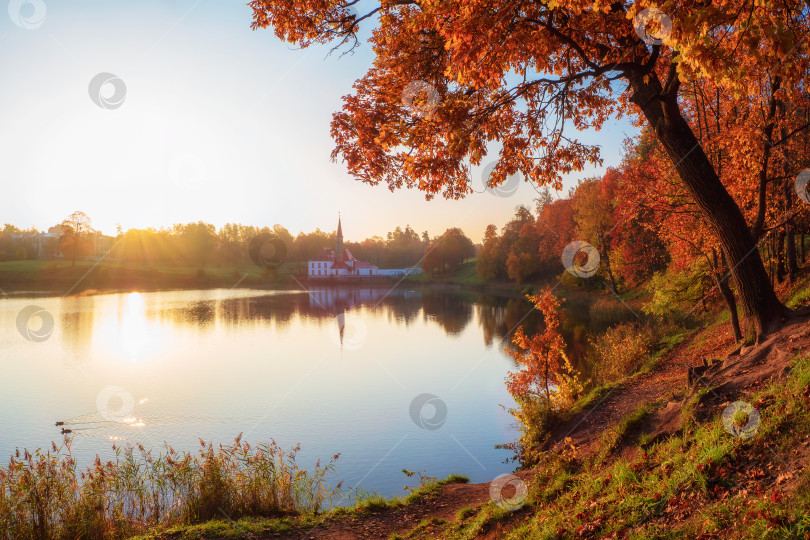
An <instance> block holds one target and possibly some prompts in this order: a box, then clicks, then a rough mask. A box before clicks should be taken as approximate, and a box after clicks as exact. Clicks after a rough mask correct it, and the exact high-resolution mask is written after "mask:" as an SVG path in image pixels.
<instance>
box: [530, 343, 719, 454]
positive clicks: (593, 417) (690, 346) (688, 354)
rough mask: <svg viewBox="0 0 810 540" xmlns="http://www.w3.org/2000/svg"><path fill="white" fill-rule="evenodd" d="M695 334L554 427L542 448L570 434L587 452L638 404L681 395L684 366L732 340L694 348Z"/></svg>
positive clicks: (555, 444) (693, 364)
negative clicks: (640, 373) (648, 368)
mask: <svg viewBox="0 0 810 540" xmlns="http://www.w3.org/2000/svg"><path fill="white" fill-rule="evenodd" d="M696 335H697V334H696V333H693V334H692V335H690V336H689V337H688V338H687V339H686V340H684V341H683V342H682V343H679V344H678V345H676V346H675V347H674V348H673V349H672V350H671V351H670V352H669V353H667V354H666V355H665V356H664V357H663V358H661V359H660V360H659V361H658V363H657V364H656V365H655V366H654V367H653V368H652V369H651V370H650V371H648V372H647V373H644V374H642V375H638V376H636V377H634V378H633V379H632V380H630V381H626V382H624V383H622V384H620V385H618V386H616V387H614V388H613V389H612V390H610V391H609V392H608V393H607V394H606V395H605V396H603V397H602V398H600V399H598V400H597V401H596V402H595V403H594V405H592V406H590V407H588V408H587V409H585V410H584V411H582V412H581V413H579V414H577V415H576V416H574V417H573V418H571V419H570V420H568V421H567V422H565V423H563V424H561V425H559V426H557V427H556V428H555V429H554V430H553V431H552V434H551V436H550V437H549V439H548V441H547V442H546V443H545V444H544V445H543V449H544V450H554V449H558V448H559V447H560V445H561V444H562V443H563V441H564V440H565V439H566V437H570V438H571V443H572V444H573V445H575V446H576V447H577V449H578V450H579V451H580V452H582V453H583V454H589V453H590V452H592V451H593V449H594V445H595V444H596V442H597V441H598V440H599V437H600V436H601V435H602V433H603V432H604V431H605V430H606V429H607V428H609V427H611V426H613V425H615V424H616V423H617V422H618V421H619V420H621V419H622V418H623V417H624V416H626V415H627V414H629V413H631V412H633V411H634V410H635V409H636V408H637V407H638V406H639V405H642V404H644V403H652V402H654V401H656V400H658V399H660V398H661V397H663V396H672V399H679V398H680V397H682V396H683V395H684V393H685V392H686V390H687V383H686V376H687V375H686V374H687V370H686V366H691V367H697V366H700V365H702V358H703V357H705V356H712V353H716V349H717V348H718V347H719V348H726V349H727V348H728V347H729V346H730V345H731V344H732V343H733V338H732V336H731V334H730V333H729V334H728V338H727V339H723V340H721V341H719V342H713V343H711V345H709V346H702V347H695V343H694V341H695V338H696Z"/></svg>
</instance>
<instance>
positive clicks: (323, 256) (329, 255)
mask: <svg viewBox="0 0 810 540" xmlns="http://www.w3.org/2000/svg"><path fill="white" fill-rule="evenodd" d="M334 260H335V252H334V251H332V250H331V249H329V248H322V249H321V250H320V251H319V252H318V253H316V254H315V256H314V257H312V258H311V259H310V261H334Z"/></svg>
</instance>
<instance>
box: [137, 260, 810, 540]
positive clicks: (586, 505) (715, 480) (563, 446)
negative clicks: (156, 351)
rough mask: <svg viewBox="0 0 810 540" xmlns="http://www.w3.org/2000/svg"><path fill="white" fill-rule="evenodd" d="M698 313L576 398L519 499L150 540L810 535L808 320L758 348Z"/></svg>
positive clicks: (437, 498) (452, 493) (445, 500)
mask: <svg viewBox="0 0 810 540" xmlns="http://www.w3.org/2000/svg"><path fill="white" fill-rule="evenodd" d="M807 285H808V276H805V277H804V278H803V280H801V281H799V282H798V283H797V284H795V285H794V286H793V287H792V288H791V290H790V291H784V296H783V298H784V299H785V301H786V302H787V303H788V304H789V305H792V306H794V307H795V306H798V305H801V304H803V303H806V297H807V293H806V291H807ZM701 322H702V324H701V325H700V326H698V327H696V328H693V329H691V330H689V329H687V330H684V329H680V330H678V332H677V333H673V334H672V335H668V336H665V338H664V339H662V340H661V342H660V343H659V344H658V348H657V350H656V352H655V354H654V355H653V357H654V358H655V360H654V361H653V362H651V363H648V364H647V365H645V366H644V367H643V369H641V370H639V371H638V372H636V373H633V374H630V375H629V376H628V377H626V378H625V379H623V380H621V381H619V382H617V383H616V384H613V385H610V386H608V387H603V388H600V389H598V390H596V391H594V392H592V393H590V394H589V395H587V396H584V397H583V398H581V399H580V401H579V402H578V403H577V404H576V405H575V406H574V407H572V408H571V410H570V411H569V413H568V414H567V415H566V416H565V417H563V418H561V419H560V420H559V422H558V423H557V424H556V425H555V426H554V427H553V429H552V430H551V434H550V436H549V437H548V438H547V440H546V441H545V443H544V444H543V445H542V452H541V454H540V456H539V458H538V462H537V463H535V464H534V465H533V466H532V467H531V468H529V469H527V470H523V471H520V472H518V473H516V474H515V478H516V479H517V482H515V483H516V484H517V485H520V483H521V482H522V483H523V484H524V485H525V486H526V492H525V497H522V496H517V497H516V492H515V491H514V490H511V491H510V490H509V488H507V490H506V491H504V492H502V497H504V498H505V499H506V501H507V503H509V504H504V501H503V500H498V499H497V498H495V499H493V497H492V493H491V489H490V488H491V484H489V483H487V484H450V483H448V484H446V485H442V486H437V487H436V489H433V490H430V491H429V493H427V494H425V495H424V496H422V497H419V498H414V499H412V500H411V501H409V502H407V503H404V504H402V503H399V502H394V503H390V504H389V503H388V502H386V501H376V502H373V503H369V504H365V505H363V504H359V505H358V506H357V507H355V508H354V509H352V510H351V511H349V512H346V511H344V510H339V511H336V512H327V513H324V514H321V515H317V516H315V515H309V516H297V517H288V518H284V519H269V518H268V519H265V518H250V519H244V520H237V521H230V520H216V521H212V522H208V523H205V524H202V525H198V526H195V527H179V528H174V529H172V530H170V531H169V530H163V531H160V530H158V531H155V532H154V533H153V534H152V535H151V536H148V538H237V537H241V538H245V537H247V538H285V539H287V538H289V539H293V538H319V539H320V538H325V539H333V540H343V539H350V538H400V539H401V538H444V539H448V540H449V539H469V538H484V539H493V540H494V539H502V538H515V539H518V538H548V539H551V538H663V537H666V538H702V539H709V538H740V539H742V538H752V537H757V538H807V537H808V535H810V517H808V515H807V513H806V509H807V507H808V506H810V472H809V470H808V464H810V415H808V414H807V408H808V406H810V318H808V317H806V316H804V317H801V318H796V319H795V320H793V321H790V322H789V324H786V325H785V326H784V327H782V328H781V329H780V330H779V331H778V332H776V333H774V334H773V335H771V336H770V337H769V338H768V339H767V340H766V341H765V342H763V343H762V344H760V345H756V346H750V347H739V346H737V345H735V344H734V343H733V339H732V338H731V328H730V324H729V322H728V321H727V320H726V319H725V317H724V316H723V314H722V313H719V314H713V315H707V319H706V320H704V321H701ZM690 368H692V375H693V376H692V377H690V376H689V371H690ZM510 505H511V506H510Z"/></svg>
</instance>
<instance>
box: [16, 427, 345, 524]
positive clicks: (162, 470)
mask: <svg viewBox="0 0 810 540" xmlns="http://www.w3.org/2000/svg"><path fill="white" fill-rule="evenodd" d="M200 444H201V447H200V449H199V451H198V452H197V453H196V454H190V453H185V452H183V453H178V452H175V451H174V450H173V449H172V448H170V447H167V448H166V451H165V452H164V453H161V454H160V455H153V452H152V450H147V449H145V448H143V447H142V446H139V447H137V448H131V447H130V448H121V447H114V449H115V455H116V457H115V459H114V460H111V461H108V462H107V463H103V462H102V461H101V460H100V459H99V458H96V461H95V463H94V464H93V465H92V466H90V467H88V468H87V469H86V470H84V471H82V470H79V468H78V466H77V464H76V461H75V460H74V459H73V457H72V455H71V453H70V441H69V440H66V442H65V444H64V445H63V446H61V447H57V446H56V444H53V445H52V448H51V449H50V450H48V451H47V452H43V451H42V450H37V451H35V452H33V453H31V452H28V451H25V452H24V453H22V454H20V453H19V452H18V453H17V455H15V456H12V458H11V461H10V463H9V465H8V466H7V467H5V468H3V469H0V536H2V537H8V538H57V539H58V538H66V539H67V538H123V537H130V536H133V535H136V534H143V533H145V532H147V531H149V530H150V529H152V528H154V527H157V526H160V527H162V528H167V527H173V526H177V525H188V524H194V523H200V522H204V521H208V520H211V519H220V518H223V517H227V518H228V520H236V519H240V518H243V517H246V516H264V517H281V518H284V517H288V516H297V515H303V514H314V513H317V512H319V511H321V510H322V509H323V508H324V507H325V506H328V505H329V504H330V503H331V501H332V500H333V499H334V498H335V497H336V496H337V495H338V493H339V486H338V487H336V488H334V489H332V488H330V487H329V486H328V485H327V483H326V479H327V477H328V476H329V475H330V474H331V473H332V472H334V468H335V461H336V460H337V457H338V456H333V458H332V460H330V461H329V463H328V464H326V465H323V466H321V465H320V463H318V464H317V465H316V466H315V469H314V470H313V471H312V472H308V471H306V470H302V469H300V468H299V467H298V465H297V464H296V463H295V456H296V453H297V451H298V448H294V449H293V450H291V451H288V452H285V451H283V450H282V449H281V448H279V447H278V446H277V445H276V444H275V443H274V442H271V443H269V444H260V445H258V446H256V447H252V446H251V445H250V444H248V443H247V442H243V441H242V440H241V436H240V437H237V438H236V440H235V441H234V444H233V445H231V446H221V445H220V446H219V447H217V448H214V447H213V446H212V445H211V444H205V443H204V442H202V441H201V442H200ZM220 526H221V525H216V527H220Z"/></svg>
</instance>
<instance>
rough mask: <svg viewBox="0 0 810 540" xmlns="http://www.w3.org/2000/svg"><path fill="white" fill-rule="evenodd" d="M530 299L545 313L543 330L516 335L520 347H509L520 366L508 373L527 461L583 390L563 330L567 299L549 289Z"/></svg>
mask: <svg viewBox="0 0 810 540" xmlns="http://www.w3.org/2000/svg"><path fill="white" fill-rule="evenodd" d="M527 298H528V299H529V300H530V301H531V302H532V303H533V304H534V305H535V307H536V308H537V309H538V310H539V311H540V312H541V313H542V314H543V327H544V328H543V331H542V332H538V333H536V334H534V335H532V336H528V335H526V334H525V333H524V331H523V327H522V326H519V327H518V329H517V331H516V332H515V335H514V337H513V338H512V342H513V343H514V345H515V346H516V348H515V349H514V350H513V349H509V348H507V349H506V352H507V353H508V354H509V355H510V356H512V357H513V358H514V359H515V363H516V364H517V365H518V367H519V369H518V370H517V371H514V372H512V373H510V374H509V375H508V377H507V383H506V387H507V390H508V391H509V393H510V394H511V395H512V397H513V398H514V400H515V403H516V407H515V408H514V409H511V410H510V412H511V413H512V415H513V416H514V417H515V419H516V420H518V422H519V425H520V431H521V436H520V440H519V442H518V444H517V446H516V449H517V451H518V454H519V455H521V456H522V458H523V460H524V462H525V461H526V460H525V458H526V453H527V452H529V451H530V449H531V448H533V447H534V446H536V445H537V443H538V442H540V441H542V440H543V439H545V437H546V436H547V434H548V432H549V431H550V429H551V427H552V426H553V425H554V423H555V421H556V420H557V418H558V417H559V415H560V413H561V412H562V411H564V410H565V409H566V407H568V406H570V405H571V404H572V403H573V402H574V401H575V400H576V398H577V397H578V396H579V394H580V393H581V392H582V389H583V385H582V383H581V382H580V381H579V376H578V375H579V374H578V373H577V372H576V371H575V370H574V368H573V366H572V365H571V362H570V361H569V359H568V357H567V356H566V354H565V340H564V339H563V337H562V335H561V334H560V331H559V328H560V324H561V320H562V312H561V304H562V302H563V300H562V299H559V298H557V297H555V296H554V295H553V294H551V290H550V289H548V288H546V290H545V291H544V292H543V293H542V294H536V295H527Z"/></svg>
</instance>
